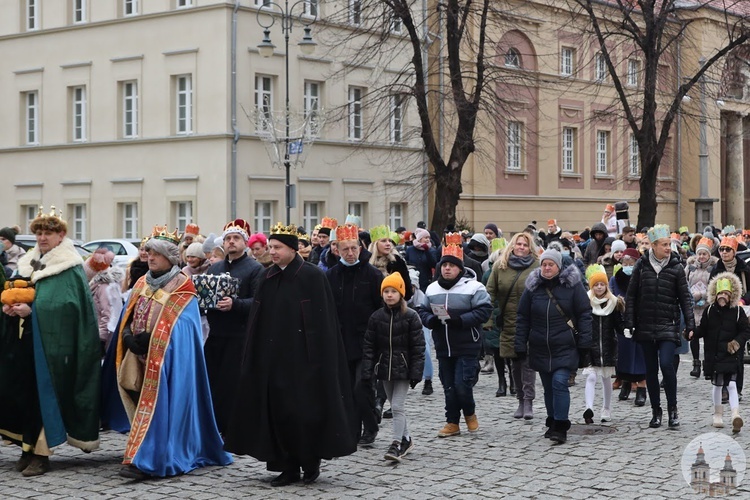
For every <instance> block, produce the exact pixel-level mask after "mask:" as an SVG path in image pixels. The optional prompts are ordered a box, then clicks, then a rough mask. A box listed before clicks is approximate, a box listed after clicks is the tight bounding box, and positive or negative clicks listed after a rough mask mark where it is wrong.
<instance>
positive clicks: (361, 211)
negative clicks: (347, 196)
mask: <svg viewBox="0 0 750 500" xmlns="http://www.w3.org/2000/svg"><path fill="white" fill-rule="evenodd" d="M348 208H349V210H348V211H347V213H348V214H351V215H356V216H357V217H359V218H361V219H362V224H364V223H365V203H364V202H361V201H350V202H349V207H348Z"/></svg>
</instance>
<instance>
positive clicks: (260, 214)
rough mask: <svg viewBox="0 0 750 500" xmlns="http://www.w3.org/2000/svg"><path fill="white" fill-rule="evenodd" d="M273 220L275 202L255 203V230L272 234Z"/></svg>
mask: <svg viewBox="0 0 750 500" xmlns="http://www.w3.org/2000/svg"><path fill="white" fill-rule="evenodd" d="M272 220H273V202H272V201H256V202H255V230H256V231H258V232H261V233H264V234H266V235H268V234H271V221H272Z"/></svg>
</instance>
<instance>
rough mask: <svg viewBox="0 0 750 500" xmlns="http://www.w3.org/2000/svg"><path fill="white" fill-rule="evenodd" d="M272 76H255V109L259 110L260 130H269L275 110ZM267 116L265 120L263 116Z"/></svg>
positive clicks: (258, 124)
mask: <svg viewBox="0 0 750 500" xmlns="http://www.w3.org/2000/svg"><path fill="white" fill-rule="evenodd" d="M272 83H273V82H272V80H271V77H270V76H261V75H256V76H255V108H256V109H257V110H258V123H257V129H258V130H268V127H269V122H270V120H271V110H272V109H273V88H272ZM261 115H263V116H265V117H266V118H265V120H264V119H263V118H262V116H261Z"/></svg>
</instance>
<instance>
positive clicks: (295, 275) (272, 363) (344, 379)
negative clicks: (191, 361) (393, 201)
mask: <svg viewBox="0 0 750 500" xmlns="http://www.w3.org/2000/svg"><path fill="white" fill-rule="evenodd" d="M268 246H269V249H270V252H271V258H272V259H273V262H274V265H272V266H271V267H270V268H268V269H265V270H263V273H262V275H261V281H260V284H259V286H258V292H257V294H256V298H255V300H254V301H253V304H252V305H251V308H250V316H249V325H248V337H247V344H246V347H245V350H244V362H243V364H242V375H241V377H240V379H239V384H238V394H237V398H236V404H235V410H234V412H233V414H232V417H231V419H230V424H229V429H228V430H227V433H226V449H227V450H228V451H230V452H232V453H236V454H239V455H251V456H253V457H255V458H257V459H258V460H261V461H263V462H266V467H267V468H268V470H270V471H277V472H281V474H280V475H279V476H278V477H276V478H274V479H273V480H272V481H271V485H272V486H286V485H288V484H291V483H295V482H298V481H299V480H300V469H302V472H303V473H304V474H303V476H302V481H303V482H304V483H305V484H310V483H312V482H314V481H315V480H316V479H317V478H318V476H319V475H320V461H321V459H331V458H333V457H341V456H345V455H349V454H351V453H353V452H354V451H356V449H357V444H356V435H357V430H358V429H357V423H358V421H357V417H356V413H355V410H354V404H353V398H352V390H351V385H350V383H349V374H348V372H347V364H346V354H345V352H344V345H343V343H342V341H341V337H340V335H339V331H338V322H337V320H336V318H337V316H336V309H335V303H334V298H333V294H332V292H331V287H330V286H329V284H328V280H326V277H325V275H324V274H323V272H322V271H321V270H320V269H318V268H317V267H316V266H314V265H312V264H310V263H307V262H304V261H303V260H302V258H301V257H300V256H299V255H298V254H297V247H298V238H297V231H296V228H295V227H294V226H288V227H285V226H282V225H281V224H280V223H279V224H277V225H276V226H274V227H273V228H272V229H271V235H270V236H269V238H268ZM289 366H293V367H294V369H293V370H291V371H290V370H289V369H288V367H289Z"/></svg>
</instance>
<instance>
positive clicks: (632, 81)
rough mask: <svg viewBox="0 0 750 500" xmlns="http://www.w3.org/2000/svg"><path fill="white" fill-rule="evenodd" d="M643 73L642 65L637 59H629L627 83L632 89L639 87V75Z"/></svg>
mask: <svg viewBox="0 0 750 500" xmlns="http://www.w3.org/2000/svg"><path fill="white" fill-rule="evenodd" d="M640 71H641V65H640V63H639V62H638V60H637V59H628V78H627V83H628V86H630V87H637V86H638V73H640Z"/></svg>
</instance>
